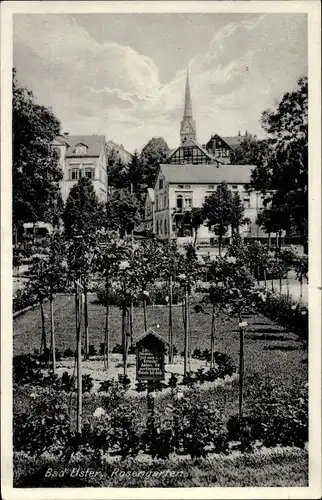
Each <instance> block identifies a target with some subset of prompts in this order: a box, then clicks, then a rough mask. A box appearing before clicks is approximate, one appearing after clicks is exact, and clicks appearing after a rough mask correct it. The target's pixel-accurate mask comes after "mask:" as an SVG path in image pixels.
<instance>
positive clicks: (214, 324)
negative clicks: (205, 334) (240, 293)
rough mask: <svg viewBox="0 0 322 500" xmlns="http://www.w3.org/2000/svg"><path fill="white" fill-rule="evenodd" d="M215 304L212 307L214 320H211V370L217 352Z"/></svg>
mask: <svg viewBox="0 0 322 500" xmlns="http://www.w3.org/2000/svg"><path fill="white" fill-rule="evenodd" d="M215 312H216V308H215V304H213V306H212V320H211V335H210V368H213V366H214V352H215V330H216V319H215Z"/></svg>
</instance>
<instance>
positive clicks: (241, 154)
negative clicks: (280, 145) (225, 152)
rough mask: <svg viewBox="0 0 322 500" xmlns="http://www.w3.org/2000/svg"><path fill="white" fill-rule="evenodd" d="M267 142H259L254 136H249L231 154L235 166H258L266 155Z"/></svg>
mask: <svg viewBox="0 0 322 500" xmlns="http://www.w3.org/2000/svg"><path fill="white" fill-rule="evenodd" d="M266 148H267V141H266V140H259V139H257V138H256V137H253V136H252V135H250V134H249V135H247V136H246V137H245V138H244V139H243V141H242V142H241V143H240V144H239V146H237V148H236V149H234V150H233V151H232V153H231V163H232V164H233V165H258V164H259V163H260V161H261V158H262V157H263V156H264V155H265V151H266Z"/></svg>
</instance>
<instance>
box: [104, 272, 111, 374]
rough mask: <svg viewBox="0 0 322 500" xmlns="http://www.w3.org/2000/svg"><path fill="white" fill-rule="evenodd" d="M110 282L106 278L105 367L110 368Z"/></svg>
mask: <svg viewBox="0 0 322 500" xmlns="http://www.w3.org/2000/svg"><path fill="white" fill-rule="evenodd" d="M109 300H110V298H109V283H108V279H106V306H105V331H104V353H103V359H104V369H105V370H108V369H109V367H110V335H109V315H110V304H109Z"/></svg>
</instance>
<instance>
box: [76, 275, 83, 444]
mask: <svg viewBox="0 0 322 500" xmlns="http://www.w3.org/2000/svg"><path fill="white" fill-rule="evenodd" d="M81 308H82V302H81V297H80V293H79V286H78V284H77V283H76V291H75V310H76V356H77V358H76V364H77V416H76V427H77V432H78V434H81V433H82V382H83V381H82V336H81Z"/></svg>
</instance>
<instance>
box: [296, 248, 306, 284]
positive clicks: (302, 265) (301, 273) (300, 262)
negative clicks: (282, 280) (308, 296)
mask: <svg viewBox="0 0 322 500" xmlns="http://www.w3.org/2000/svg"><path fill="white" fill-rule="evenodd" d="M308 263H309V262H308V256H307V255H302V256H301V257H297V258H296V259H295V262H294V265H295V272H296V279H297V280H298V281H300V282H303V278H304V279H305V280H306V281H307V282H308V281H309V277H308V272H309V269H308Z"/></svg>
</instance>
